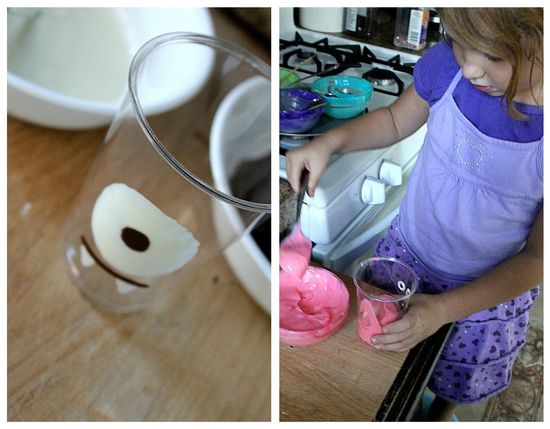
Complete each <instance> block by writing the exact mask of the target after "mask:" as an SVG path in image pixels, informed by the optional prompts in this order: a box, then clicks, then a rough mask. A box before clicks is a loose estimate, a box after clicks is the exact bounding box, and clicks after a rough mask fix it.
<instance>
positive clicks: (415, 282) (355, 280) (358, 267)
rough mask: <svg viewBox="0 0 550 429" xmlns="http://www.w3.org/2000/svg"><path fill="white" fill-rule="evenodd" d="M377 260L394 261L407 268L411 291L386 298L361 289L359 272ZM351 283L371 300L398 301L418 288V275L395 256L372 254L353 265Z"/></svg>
mask: <svg viewBox="0 0 550 429" xmlns="http://www.w3.org/2000/svg"><path fill="white" fill-rule="evenodd" d="M377 261H388V262H394V263H397V264H398V265H400V266H402V267H403V268H405V269H407V270H408V271H409V272H411V273H412V275H413V284H412V285H411V287H410V291H411V293H409V294H408V295H402V296H400V297H399V298H392V299H387V298H380V297H379V296H376V295H372V294H369V293H368V292H366V291H365V290H363V288H362V287H361V285H360V284H359V280H358V278H359V274H360V272H361V271H363V270H364V269H365V267H366V266H367V265H368V264H371V263H372V262H377ZM353 283H354V285H355V290H356V291H358V292H359V293H361V295H364V296H365V297H366V298H368V299H372V300H373V301H378V302H400V301H405V300H406V299H409V298H410V297H411V296H412V295H413V294H414V293H415V292H416V289H417V288H418V276H417V274H416V272H415V271H414V269H413V268H412V267H411V266H410V265H409V264H406V263H405V262H403V261H400V260H399V259H397V258H394V257H392V256H373V257H371V258H367V259H364V260H363V261H361V262H360V263H358V264H357V265H356V266H355V268H354V269H353Z"/></svg>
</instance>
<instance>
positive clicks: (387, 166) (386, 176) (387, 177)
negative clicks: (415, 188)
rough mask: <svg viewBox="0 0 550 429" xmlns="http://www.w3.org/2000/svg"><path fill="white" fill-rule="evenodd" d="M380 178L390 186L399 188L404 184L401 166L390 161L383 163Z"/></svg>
mask: <svg viewBox="0 0 550 429" xmlns="http://www.w3.org/2000/svg"><path fill="white" fill-rule="evenodd" d="M378 177H379V179H380V180H383V181H384V182H386V183H387V184H388V185H390V186H399V185H401V184H402V183H403V172H402V171H401V166H400V165H399V164H397V163H395V162H393V161H390V160H388V159H385V160H383V161H382V165H381V166H380V173H379V174H378Z"/></svg>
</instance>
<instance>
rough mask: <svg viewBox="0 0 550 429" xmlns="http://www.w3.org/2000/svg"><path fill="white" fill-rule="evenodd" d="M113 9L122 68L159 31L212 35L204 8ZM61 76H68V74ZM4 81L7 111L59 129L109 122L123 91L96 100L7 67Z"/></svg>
mask: <svg viewBox="0 0 550 429" xmlns="http://www.w3.org/2000/svg"><path fill="white" fill-rule="evenodd" d="M116 12H118V13H119V17H120V23H121V26H122V30H123V32H124V34H125V36H126V40H127V42H128V48H129V50H130V53H129V55H128V57H125V58H121V61H124V62H125V64H121V67H125V68H126V69H129V66H130V60H131V57H132V56H133V55H134V54H135V53H136V52H137V50H138V49H139V48H140V47H141V46H142V45H143V44H144V43H145V42H147V41H148V40H150V39H152V38H153V37H156V36H158V35H160V34H164V33H169V32H175V31H186V32H193V33H202V34H206V35H214V27H213V23H212V19H211V16H210V13H209V11H208V9H205V8H175V9H170V8H125V9H116ZM46 13H48V12H46ZM37 19H40V18H37ZM22 31H23V30H22ZM8 37H10V32H9V31H8ZM66 37H71V35H70V34H68V35H66ZM197 64H199V63H197ZM197 67H199V66H197ZM184 70H185V68H184ZM187 70H188V71H189V74H191V73H192V74H193V75H195V76H196V73H197V71H198V70H191V69H189V67H187ZM64 78H66V79H70V78H71V76H66V77H64ZM7 81H8V85H7V99H8V103H7V110H8V113H9V114H10V115H12V116H14V117H17V118H19V119H22V120H25V121H28V122H31V123H34V124H37V125H42V126H46V127H52V128H61V129H86V128H95V127H99V126H104V125H108V124H110V123H111V121H112V120H113V118H114V116H115V114H116V112H117V110H118V108H119V106H120V103H121V101H122V97H123V96H124V93H125V92H126V91H125V87H123V88H120V94H121V96H120V99H117V100H116V101H113V102H100V101H94V100H91V99H84V98H76V97H72V96H68V95H65V94H62V93H60V92H57V91H53V90H51V89H48V88H45V87H44V86H41V85H38V84H36V83H33V82H31V81H29V80H27V79H24V78H22V77H21V76H18V75H16V74H14V73H12V72H10V71H9V70H8V73H7Z"/></svg>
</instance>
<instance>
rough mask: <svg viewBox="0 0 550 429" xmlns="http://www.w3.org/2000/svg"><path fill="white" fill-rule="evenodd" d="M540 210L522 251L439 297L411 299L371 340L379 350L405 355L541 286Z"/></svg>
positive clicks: (541, 221) (418, 296)
mask: <svg viewBox="0 0 550 429" xmlns="http://www.w3.org/2000/svg"><path fill="white" fill-rule="evenodd" d="M542 225H543V209H542V208H541V209H540V211H539V213H538V215H537V217H536V219H535V222H534V223H533V227H532V228H531V232H530V233H529V237H528V239H527V243H526V245H525V247H524V248H523V249H522V250H521V251H520V252H519V253H517V254H516V255H514V256H512V257H510V258H508V259H507V260H506V261H504V262H503V263H502V264H500V265H498V266H497V267H495V268H494V269H493V270H491V271H489V272H488V273H486V274H485V275H483V276H481V277H480V278H478V279H476V280H474V281H472V282H471V283H468V284H465V285H463V286H461V287H459V288H456V289H453V290H451V291H449V292H445V293H442V294H438V295H426V294H418V295H413V297H412V299H411V304H410V307H409V311H408V312H407V314H406V315H405V316H404V317H403V318H402V319H401V320H398V321H397V322H395V323H392V324H389V325H386V326H385V327H384V328H383V330H384V335H379V336H377V337H373V339H374V340H375V343H376V347H377V348H379V349H380V350H393V351H406V350H409V349H411V348H412V347H414V346H415V345H416V344H417V343H419V342H420V341H422V340H424V339H425V338H427V337H429V336H430V335H432V334H433V333H434V332H436V331H437V330H438V329H439V328H440V327H441V326H443V325H445V324H446V323H450V322H454V321H457V320H460V319H463V318H465V317H467V316H470V315H471V314H474V313H477V312H478V311H482V310H486V309H487V308H490V307H493V306H495V305H498V304H500V303H502V302H505V301H508V300H510V299H513V298H515V297H517V296H519V295H521V294H523V293H525V292H527V291H529V290H530V289H532V288H534V287H536V286H537V285H539V284H541V283H542V273H543V265H544V264H543V228H542Z"/></svg>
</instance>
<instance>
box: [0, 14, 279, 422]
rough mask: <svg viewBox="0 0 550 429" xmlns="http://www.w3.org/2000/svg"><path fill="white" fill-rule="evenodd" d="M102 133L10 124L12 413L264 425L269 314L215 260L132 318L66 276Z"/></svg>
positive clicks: (224, 25)
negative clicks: (65, 234)
mask: <svg viewBox="0 0 550 429" xmlns="http://www.w3.org/2000/svg"><path fill="white" fill-rule="evenodd" d="M213 17H214V22H215V24H216V31H217V33H218V34H219V35H220V36H222V37H225V38H227V39H230V40H233V41H235V42H237V43H240V44H241V46H243V47H244V48H246V49H252V50H253V51H255V53H261V54H262V55H263V58H264V60H266V61H269V53H268V52H265V51H264V50H263V48H261V47H259V45H258V44H257V43H256V42H255V41H254V40H253V39H252V38H251V37H250V36H248V35H246V34H245V33H244V32H243V31H241V30H240V29H239V28H238V27H236V26H235V25H234V24H233V23H232V22H231V21H229V20H228V19H227V18H226V17H225V16H224V15H223V14H221V13H220V12H217V11H214V13H213ZM105 133H106V129H105V128H103V129H99V130H92V131H78V132H67V131H56V130H50V129H46V128H41V127H36V126H32V125H29V124H26V123H24V122H21V121H18V120H15V119H13V118H9V119H8V151H7V154H8V224H7V226H8V291H7V298H8V333H7V340H8V359H7V365H8V373H7V374H8V375H7V384H8V386H7V387H8V398H7V402H8V407H7V417H8V420H10V421H23V420H25V421H39V420H40V421H42V420H56V421H64V420H70V421H82V420H112V421H122V420H123V421H168V420H189V421H190V420H205V421H216V420H255V421H257V420H270V402H271V401H270V389H271V382H270V378H271V369H270V356H271V354H270V318H269V316H268V315H267V314H265V313H264V312H263V311H262V310H261V309H260V308H259V307H258V306H257V305H256V304H255V303H254V302H253V301H252V299H250V298H249V296H248V295H247V294H246V293H245V291H244V289H243V288H242V287H241V285H240V283H239V281H238V280H237V278H236V277H235V275H234V274H233V272H232V271H231V269H230V267H229V266H228V265H227V263H226V261H225V259H224V258H223V256H222V255H220V256H219V258H218V259H216V260H213V261H212V264H211V266H212V269H210V270H208V271H204V272H201V273H197V275H196V277H195V278H194V283H195V284H196V287H192V288H179V289H178V288H177V289H175V290H174V291H173V292H172V293H170V294H169V295H167V296H166V297H165V298H164V299H162V300H161V301H160V302H159V303H158V304H157V305H155V306H153V307H151V308H150V309H148V310H146V311H143V312H138V313H134V314H129V315H116V314H111V313H106V312H103V311H100V310H98V309H97V308H96V307H94V306H93V305H92V304H90V303H89V302H88V301H87V300H86V299H84V298H83V297H82V296H81V295H80V293H79V292H78V291H77V289H76V288H75V287H74V286H73V284H72V283H71V282H70V280H69V277H68V275H67V273H66V266H65V262H64V258H63V255H62V248H61V244H60V240H59V239H60V230H61V227H62V225H63V222H64V218H65V216H66V214H67V212H68V211H69V208H70V206H71V203H72V201H73V199H74V197H75V196H76V192H77V191H78V189H79V188H80V186H81V184H82V182H83V180H84V177H85V174H86V172H87V170H88V168H89V167H90V165H91V163H92V161H93V160H94V157H95V154H96V152H97V150H98V148H99V146H100V145H101V143H102V142H103V139H104V136H105Z"/></svg>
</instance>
